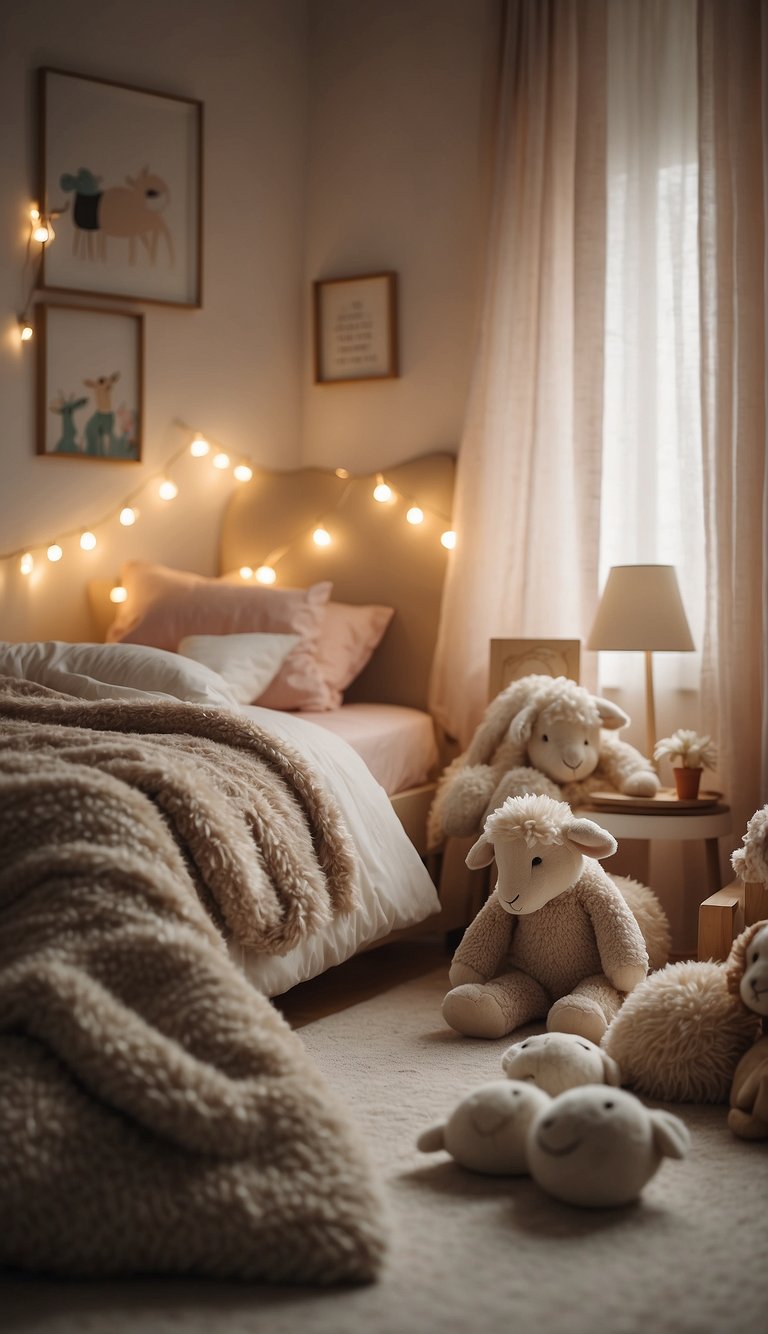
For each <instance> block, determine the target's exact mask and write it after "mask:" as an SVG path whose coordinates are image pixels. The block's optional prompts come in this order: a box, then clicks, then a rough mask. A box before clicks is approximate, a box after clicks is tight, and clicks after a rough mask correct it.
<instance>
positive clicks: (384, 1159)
mask: <svg viewBox="0 0 768 1334" xmlns="http://www.w3.org/2000/svg"><path fill="white" fill-rule="evenodd" d="M446 978H447V963H446V965H445V967H440V968H438V969H437V970H434V971H432V972H430V973H428V974H426V975H425V976H422V977H417V978H414V979H413V980H410V981H408V982H405V983H403V984H401V985H398V986H396V987H394V988H393V989H391V990H389V991H386V992H384V993H382V994H380V995H378V996H376V997H375V998H373V999H371V1000H366V1001H363V1002H362V1003H360V1004H357V1005H354V1006H352V1007H350V1008H349V1009H346V1010H343V1011H341V1012H338V1013H336V1014H330V1015H328V1016H327V1017H325V1018H322V1019H320V1020H318V1021H316V1022H314V1023H312V1024H309V1025H308V1026H307V1027H304V1028H301V1029H300V1030H299V1032H300V1036H301V1037H302V1039H303V1041H304V1042H305V1043H306V1047H307V1050H308V1051H309V1053H310V1055H311V1056H312V1057H313V1058H314V1060H315V1061H316V1063H317V1064H318V1066H319V1067H320V1069H321V1070H322V1071H323V1073H324V1074H325V1075H326V1076H327V1077H328V1078H329V1079H330V1081H331V1082H332V1084H333V1085H334V1086H335V1087H336V1089H337V1090H338V1091H339V1093H340V1094H341V1095H342V1098H343V1099H344V1101H345V1102H346V1104H347V1105H348V1107H349V1108H350V1110H351V1111H352V1112H353V1114H354V1115H355V1117H356V1119H357V1121H358V1124H359V1125H360V1127H361V1128H362V1130H363V1132H364V1134H365V1136H366V1138H367V1140H368V1143H369V1146H370V1148H371V1151H372V1154H373V1156H374V1159H375V1162H376V1163H377V1165H378V1166H379V1168H380V1170H381V1173H382V1175H383V1177H384V1180H385V1182H386V1187H387V1193H388V1196H389V1200H390V1205H391V1213H392V1223H393V1241H392V1246H391V1252H390V1256H389V1260H388V1263H387V1265H386V1267H385V1271H384V1276H383V1278H382V1279H381V1281H380V1282H378V1283H377V1284H375V1285H373V1286H371V1287H362V1288H354V1289H345V1290H336V1291H330V1292H329V1291H325V1292H320V1291H319V1290H317V1289H307V1288H303V1289H287V1288H273V1287H263V1286H255V1285H253V1286H251V1285H246V1284H243V1285H242V1286H237V1285H233V1284H220V1283H216V1282H213V1281H210V1282H203V1281H195V1282H180V1281H176V1280H168V1281H157V1280H152V1281H144V1280H135V1281H133V1282H120V1283H102V1282H98V1283H93V1284H88V1283H80V1282H73V1283H66V1284H64V1283H60V1282H44V1281H40V1280H29V1281H26V1280H25V1281H20V1280H17V1279H11V1278H8V1277H6V1278H5V1279H4V1280H0V1329H2V1330H3V1332H4V1334H11V1331H12V1332H13V1334H32V1332H33V1331H38V1330H39V1331H46V1334H139V1332H140V1331H141V1334H171V1332H173V1334H179V1331H182V1330H183V1331H192V1332H193V1334H203V1331H216V1334H305V1332H306V1334H396V1331H402V1334H472V1332H478V1334H529V1332H530V1334H533V1332H534V1331H535V1332H536V1334H640V1331H643V1332H645V1331H648V1334H761V1332H762V1331H764V1330H766V1328H768V1142H766V1143H762V1144H746V1143H743V1142H741V1141H738V1140H736V1139H734V1137H733V1136H732V1135H731V1134H730V1132H729V1131H728V1129H727V1127H726V1124H725V1109H724V1108H723V1107H697V1106H685V1105H682V1104H678V1105H675V1106H671V1107H670V1109H671V1110H672V1111H675V1112H676V1113H677V1114H678V1115H682V1117H683V1119H684V1120H685V1121H686V1123H687V1125H688V1127H689V1129H690V1131H691V1135H692V1140H693V1146H692V1151H691V1154H690V1155H689V1157H687V1158H686V1159H683V1160H682V1161H680V1162H674V1161H671V1160H666V1161H665V1162H664V1163H663V1164H662V1167H661V1169H660V1171H659V1172H658V1174H657V1175H656V1177H655V1178H654V1179H653V1180H652V1181H651V1182H650V1184H649V1185H648V1186H647V1187H646V1189H645V1191H644V1192H643V1195H642V1198H641V1200H640V1202H639V1203H638V1204H636V1205H633V1206H630V1207H627V1208H624V1209H619V1210H598V1211H594V1212H593V1211H588V1210H579V1209H575V1208H572V1207H570V1206H567V1205H564V1204H559V1203H557V1202H556V1201H554V1200H551V1199H550V1198H549V1197H548V1196H546V1195H545V1194H544V1193H543V1192H542V1191H540V1190H539V1188H538V1187H536V1186H535V1185H534V1183H533V1182H532V1181H530V1179H528V1178H521V1179H512V1180H509V1179H508V1180H503V1179H501V1178H485V1177H480V1176H474V1175H472V1174H470V1173H468V1172H465V1171H463V1170H462V1169H461V1168H459V1167H458V1166H456V1165H455V1164H453V1163H452V1162H450V1160H448V1159H447V1157H445V1155H443V1154H435V1155H424V1154H421V1153H419V1152H418V1151H417V1150H416V1149H415V1148H414V1141H415V1138H416V1135H417V1134H418V1132H419V1131H420V1130H421V1129H422V1128H423V1127H424V1126H425V1125H428V1124H429V1123H430V1122H432V1121H433V1120H439V1119H440V1118H441V1116H442V1115H443V1114H444V1113H446V1112H447V1111H448V1110H449V1109H450V1108H451V1107H452V1106H453V1104H454V1102H455V1101H456V1100H457V1099H458V1097H459V1096H461V1094H463V1093H464V1092H465V1091H467V1090H469V1089H471V1088H472V1087H474V1086H475V1085H476V1084H479V1083H482V1082H484V1081H485V1080H487V1079H493V1078H497V1077H498V1076H499V1073H500V1065H499V1062H500V1056H501V1053H502V1051H503V1050H504V1048H505V1047H506V1046H507V1045H508V1043H507V1040H506V1039H503V1040H501V1041H499V1042H481V1041H473V1040H471V1039H466V1038H460V1037H459V1036H458V1035H456V1034H453V1033H451V1032H450V1031H449V1030H447V1029H446V1028H445V1026H444V1024H443V1021H442V1018H441V1015H440V1002H441V999H442V996H443V994H444V990H445V986H446ZM657 1105H658V1104H657Z"/></svg>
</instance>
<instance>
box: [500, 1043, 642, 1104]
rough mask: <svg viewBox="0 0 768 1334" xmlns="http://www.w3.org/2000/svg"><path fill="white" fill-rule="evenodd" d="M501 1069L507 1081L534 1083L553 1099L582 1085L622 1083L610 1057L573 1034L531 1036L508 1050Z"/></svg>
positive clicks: (599, 1048)
mask: <svg viewBox="0 0 768 1334" xmlns="http://www.w3.org/2000/svg"><path fill="white" fill-rule="evenodd" d="M501 1068H502V1070H503V1071H504V1073H505V1074H506V1075H508V1076H509V1078H510V1079H518V1080H522V1081H523V1083H530V1084H533V1085H534V1086H535V1087H536V1088H539V1089H543V1091H544V1092H545V1093H549V1094H550V1095H551V1097H553V1098H554V1097H556V1096H557V1094H558V1093H565V1091H566V1089H572V1088H577V1087H579V1086H580V1085H581V1084H610V1085H612V1086H613V1087H614V1088H618V1087H619V1085H620V1084H621V1071H620V1070H619V1067H618V1065H617V1064H616V1062H615V1061H614V1059H613V1057H612V1056H609V1055H608V1053H607V1052H605V1051H603V1049H602V1047H598V1046H597V1045H596V1044H595V1043H594V1042H590V1041H589V1040H588V1039H587V1038H582V1037H579V1035H578V1034H576V1033H534V1034H532V1036H531V1037H528V1038H524V1039H523V1040H522V1042H515V1043H513V1045H512V1046H511V1047H508V1048H507V1050H506V1051H505V1052H504V1055H503V1056H502V1058H501Z"/></svg>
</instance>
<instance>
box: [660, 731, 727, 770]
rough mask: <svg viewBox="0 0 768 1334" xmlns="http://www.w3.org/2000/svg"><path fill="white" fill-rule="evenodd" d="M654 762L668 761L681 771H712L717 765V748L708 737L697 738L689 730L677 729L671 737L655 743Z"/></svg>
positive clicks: (695, 734) (695, 733)
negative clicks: (681, 769)
mask: <svg viewBox="0 0 768 1334" xmlns="http://www.w3.org/2000/svg"><path fill="white" fill-rule="evenodd" d="M653 758H654V759H655V760H663V759H665V758H667V759H670V760H671V761H672V763H673V764H677V766H678V767H680V766H682V768H683V769H714V768H715V766H716V765H717V747H716V746H714V745H713V743H712V738H711V737H709V736H699V734H698V732H692V731H690V729H689V728H686V727H678V729H677V731H676V732H673V733H672V735H671V736H665V737H662V739H661V741H657V742H656V749H655V750H654V752H653Z"/></svg>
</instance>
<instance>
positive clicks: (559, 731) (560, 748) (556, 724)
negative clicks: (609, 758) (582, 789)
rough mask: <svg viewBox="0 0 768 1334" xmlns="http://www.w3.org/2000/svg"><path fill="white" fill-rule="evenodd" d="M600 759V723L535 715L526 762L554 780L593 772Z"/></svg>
mask: <svg viewBox="0 0 768 1334" xmlns="http://www.w3.org/2000/svg"><path fill="white" fill-rule="evenodd" d="M599 760H600V726H599V724H598V725H596V726H594V727H590V726H588V725H587V724H586V723H577V722H572V721H570V720H569V719H566V718H559V719H557V720H556V721H549V722H548V721H547V718H546V713H544V714H542V716H541V717H540V718H537V720H536V722H535V723H534V725H533V729H532V731H531V735H530V738H529V740H528V762H529V764H531V765H533V767H534V769H538V770H539V771H540V772H541V773H543V774H545V775H546V776H547V778H552V779H554V781H555V782H556V783H574V782H578V781H579V780H580V779H582V778H588V777H589V775H590V774H593V773H594V772H595V769H596V768H597V766H598V762H599Z"/></svg>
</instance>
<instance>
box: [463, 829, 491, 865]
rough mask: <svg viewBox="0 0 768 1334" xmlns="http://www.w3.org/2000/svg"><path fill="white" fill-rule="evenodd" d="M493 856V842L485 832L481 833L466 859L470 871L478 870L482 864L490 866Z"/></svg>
mask: <svg viewBox="0 0 768 1334" xmlns="http://www.w3.org/2000/svg"><path fill="white" fill-rule="evenodd" d="M493 856H494V853H493V844H492V843H491V842H490V841H489V840H488V839H487V838H486V837H485V834H481V835H480V837H479V839H478V840H477V842H476V843H473V844H472V847H471V848H470V849H469V852H468V853H467V855H466V857H465V858H464V860H465V862H466V864H467V866H468V867H469V869H470V871H477V870H479V868H480V867H481V866H490V864H491V862H492V861H493Z"/></svg>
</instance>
